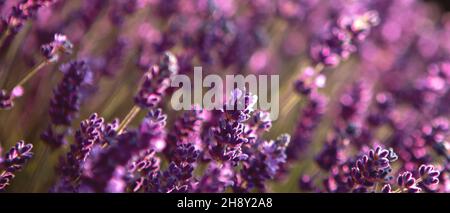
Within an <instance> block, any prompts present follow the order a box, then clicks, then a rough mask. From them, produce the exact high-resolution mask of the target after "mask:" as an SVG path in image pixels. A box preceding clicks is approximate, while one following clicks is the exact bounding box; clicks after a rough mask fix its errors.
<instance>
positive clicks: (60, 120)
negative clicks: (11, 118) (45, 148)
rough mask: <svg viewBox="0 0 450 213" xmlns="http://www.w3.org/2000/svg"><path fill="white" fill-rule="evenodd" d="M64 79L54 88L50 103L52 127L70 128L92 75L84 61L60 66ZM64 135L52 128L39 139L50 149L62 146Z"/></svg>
mask: <svg viewBox="0 0 450 213" xmlns="http://www.w3.org/2000/svg"><path fill="white" fill-rule="evenodd" d="M61 72H63V74H64V77H63V79H62V81H61V82H60V83H59V85H58V86H57V87H56V88H55V90H54V91H53V92H54V96H53V98H52V99H51V101H50V109H49V114H50V118H51V122H52V124H53V125H54V126H70V125H71V123H72V121H73V120H74V119H75V117H76V116H77V113H78V111H79V108H80V104H81V101H82V98H83V95H84V94H83V88H85V87H86V86H87V85H89V84H91V83H92V73H91V70H90V68H89V66H88V65H87V64H86V62H85V61H82V60H80V61H71V62H69V63H67V64H64V65H62V66H61ZM64 134H65V133H57V132H55V130H54V129H53V127H52V126H49V127H48V128H47V130H46V131H45V132H44V133H42V135H41V138H42V140H44V141H45V142H47V143H48V144H49V145H51V146H52V147H55V148H57V147H60V146H61V145H62V144H64V140H63V139H64Z"/></svg>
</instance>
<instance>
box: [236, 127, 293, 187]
mask: <svg viewBox="0 0 450 213" xmlns="http://www.w3.org/2000/svg"><path fill="white" fill-rule="evenodd" d="M289 142H290V136H289V135H288V134H283V135H281V136H279V137H278V138H277V139H276V140H274V141H263V142H261V143H260V144H258V145H257V147H256V148H255V152H254V153H252V155H251V156H250V157H249V159H248V160H246V161H245V162H244V166H243V169H242V171H241V175H242V178H243V179H244V180H245V183H242V184H244V185H242V186H240V187H245V189H246V190H250V189H252V188H253V187H255V188H258V189H260V190H265V184H264V182H265V181H266V180H270V179H273V178H274V177H275V175H276V174H277V172H278V171H279V169H280V167H281V166H282V164H283V163H285V162H286V158H287V157H286V153H285V152H286V148H287V147H288V145H289Z"/></svg>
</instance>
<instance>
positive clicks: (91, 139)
mask: <svg viewBox="0 0 450 213" xmlns="http://www.w3.org/2000/svg"><path fill="white" fill-rule="evenodd" d="M115 128H117V127H116V126H114V124H106V123H105V122H104V119H103V118H102V117H99V116H98V114H97V113H93V114H92V115H91V116H90V117H89V118H88V119H86V120H84V121H82V122H81V124H80V129H79V130H78V131H77V132H76V133H75V143H74V144H72V145H71V146H70V151H69V152H68V153H67V154H66V158H65V159H62V160H61V162H60V165H59V167H58V171H59V173H60V175H61V177H60V180H59V182H58V183H57V184H56V185H55V187H54V188H53V191H55V192H76V191H78V190H79V185H80V183H79V181H80V176H81V175H82V173H83V170H84V169H85V165H86V161H87V158H88V157H89V156H90V155H91V153H92V149H93V148H94V147H95V146H97V147H99V146H103V145H105V144H108V142H107V141H108V140H110V137H111V135H112V133H111V132H112V131H114V130H115Z"/></svg>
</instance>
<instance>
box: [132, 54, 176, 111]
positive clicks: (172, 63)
mask: <svg viewBox="0 0 450 213" xmlns="http://www.w3.org/2000/svg"><path fill="white" fill-rule="evenodd" d="M177 73H178V61H177V58H176V57H175V56H174V55H173V54H172V53H170V52H165V53H164V55H163V57H162V58H161V61H160V63H159V66H152V67H151V68H150V70H149V71H148V72H147V73H146V74H145V76H144V79H143V82H142V84H141V87H140V89H139V91H138V93H137V95H136V96H135V97H134V102H135V103H136V105H138V106H140V107H142V108H153V107H155V106H157V105H158V104H159V102H160V101H161V99H162V96H163V94H164V92H165V91H166V89H167V88H169V86H170V78H171V76H173V75H175V74H177Z"/></svg>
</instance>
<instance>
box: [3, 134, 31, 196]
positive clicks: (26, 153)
mask: <svg viewBox="0 0 450 213" xmlns="http://www.w3.org/2000/svg"><path fill="white" fill-rule="evenodd" d="M32 148H33V145H32V144H26V143H25V142H24V141H19V142H17V143H16V145H15V146H13V147H12V148H11V149H10V150H9V151H8V152H7V153H6V154H5V156H4V157H3V158H1V157H0V158H1V160H0V169H1V170H3V171H1V170H0V171H1V172H0V191H2V190H4V189H5V188H6V187H7V186H8V185H9V184H10V183H11V180H12V179H13V178H14V177H15V175H14V173H15V172H17V171H19V170H21V169H22V168H23V167H24V166H25V164H26V162H27V161H28V160H30V159H31V157H33V153H32V152H31V149H32ZM0 154H1V153H0Z"/></svg>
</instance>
